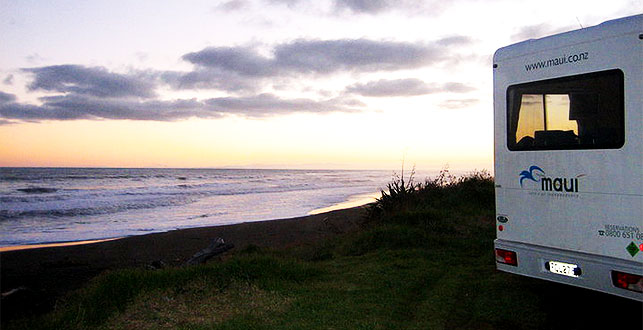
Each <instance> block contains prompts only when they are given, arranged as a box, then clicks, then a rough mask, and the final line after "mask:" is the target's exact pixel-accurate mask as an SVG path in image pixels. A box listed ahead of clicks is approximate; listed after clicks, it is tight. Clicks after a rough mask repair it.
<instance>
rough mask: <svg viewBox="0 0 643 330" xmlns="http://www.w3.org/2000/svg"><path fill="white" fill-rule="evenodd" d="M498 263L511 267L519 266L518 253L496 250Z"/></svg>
mask: <svg viewBox="0 0 643 330" xmlns="http://www.w3.org/2000/svg"><path fill="white" fill-rule="evenodd" d="M496 262H499V263H501V264H506V265H511V266H518V257H517V256H516V252H513V251H509V250H503V249H496Z"/></svg>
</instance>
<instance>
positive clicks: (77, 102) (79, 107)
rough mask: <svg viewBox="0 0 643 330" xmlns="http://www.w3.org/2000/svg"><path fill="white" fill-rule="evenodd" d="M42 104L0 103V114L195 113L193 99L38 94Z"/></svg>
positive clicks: (35, 117) (167, 116)
mask: <svg viewBox="0 0 643 330" xmlns="http://www.w3.org/2000/svg"><path fill="white" fill-rule="evenodd" d="M42 101H43V103H42V105H39V106H38V105H31V104H18V103H10V104H3V105H0V117H2V118H4V119H17V120H27V121H39V120H75V119H131V120H158V121H168V120H176V119H181V118H189V117H193V116H198V115H199V110H200V109H201V108H202V107H203V105H202V104H200V103H199V102H197V101H196V100H176V101H146V102H140V101H133V100H119V99H104V98H96V97H91V96H84V95H65V96H52V97H44V98H42Z"/></svg>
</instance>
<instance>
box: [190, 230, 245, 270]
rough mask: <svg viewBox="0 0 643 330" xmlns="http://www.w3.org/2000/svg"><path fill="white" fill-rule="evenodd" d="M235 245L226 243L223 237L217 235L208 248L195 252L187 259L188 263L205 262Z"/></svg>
mask: <svg viewBox="0 0 643 330" xmlns="http://www.w3.org/2000/svg"><path fill="white" fill-rule="evenodd" d="M233 247H234V244H232V243H226V242H225V241H223V238H221V237H217V238H216V239H214V240H213V241H212V243H211V244H210V246H208V247H207V248H205V249H203V250H201V251H199V252H197V253H195V254H194V255H193V256H192V258H190V260H188V261H186V262H185V264H186V265H198V264H203V263H205V262H206V261H208V260H209V259H210V258H212V257H214V256H216V255H219V254H221V253H223V252H225V251H228V250H230V249H232V248H233Z"/></svg>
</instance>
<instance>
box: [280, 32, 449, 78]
mask: <svg viewBox="0 0 643 330" xmlns="http://www.w3.org/2000/svg"><path fill="white" fill-rule="evenodd" d="M442 59H443V53H441V52H440V51H438V49H437V48H436V47H433V46H430V45H423V44H419V43H408V42H394V41H374V40H367V39H355V40H350V39H343V40H297V41H294V42H292V43H288V44H282V45H279V46H277V47H275V59H274V61H275V63H276V64H277V66H278V67H279V68H283V69H286V70H291V71H294V72H301V73H334V72H337V71H353V72H355V71H356V72H375V71H393V70H400V69H411V68H418V67H422V66H425V65H428V64H430V63H434V62H438V61H441V60H442Z"/></svg>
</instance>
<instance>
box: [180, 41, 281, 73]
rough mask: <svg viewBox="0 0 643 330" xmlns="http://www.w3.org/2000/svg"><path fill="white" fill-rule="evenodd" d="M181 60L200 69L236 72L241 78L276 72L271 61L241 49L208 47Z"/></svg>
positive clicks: (249, 50)
mask: <svg viewBox="0 0 643 330" xmlns="http://www.w3.org/2000/svg"><path fill="white" fill-rule="evenodd" d="M182 58H183V60H185V61H188V62H190V63H192V64H195V65H198V66H201V67H205V68H211V69H219V70H224V71H231V72H236V73H238V74H240V75H243V76H251V77H257V76H270V75H273V74H274V72H275V70H276V68H275V65H274V63H273V61H272V60H271V59H268V58H266V57H263V56H260V55H259V54H258V53H257V52H255V51H254V50H252V49H248V48H243V47H237V48H233V47H210V48H206V49H203V50H201V51H198V52H194V53H188V54H185V55H183V57H182Z"/></svg>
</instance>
